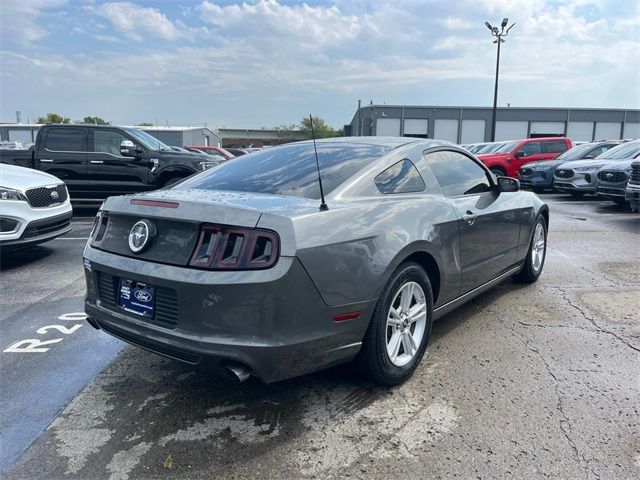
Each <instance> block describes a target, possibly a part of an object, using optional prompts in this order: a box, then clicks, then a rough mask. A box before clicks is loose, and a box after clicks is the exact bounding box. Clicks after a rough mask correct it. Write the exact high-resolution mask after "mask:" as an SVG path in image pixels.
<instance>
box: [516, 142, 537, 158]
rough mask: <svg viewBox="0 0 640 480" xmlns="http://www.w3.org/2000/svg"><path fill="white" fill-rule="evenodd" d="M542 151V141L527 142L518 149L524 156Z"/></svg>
mask: <svg viewBox="0 0 640 480" xmlns="http://www.w3.org/2000/svg"><path fill="white" fill-rule="evenodd" d="M541 152H542V149H541V145H540V142H530V143H525V144H524V145H523V146H521V147H520V148H519V149H518V153H520V154H522V156H524V157H530V156H531V155H537V154H539V153H541Z"/></svg>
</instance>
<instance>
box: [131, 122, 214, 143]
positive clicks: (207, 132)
mask: <svg viewBox="0 0 640 480" xmlns="http://www.w3.org/2000/svg"><path fill="white" fill-rule="evenodd" d="M131 128H139V129H140V130H144V131H145V132H147V133H148V134H149V135H153V136H154V137H156V138H157V139H158V140H160V141H161V142H163V143H165V144H167V145H169V146H172V147H184V146H190V145H194V146H199V147H219V146H220V144H221V142H222V138H221V137H220V135H218V134H217V133H216V132H214V131H213V130H211V129H210V128H208V127H147V126H134V127H131Z"/></svg>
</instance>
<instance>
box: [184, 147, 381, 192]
mask: <svg viewBox="0 0 640 480" xmlns="http://www.w3.org/2000/svg"><path fill="white" fill-rule="evenodd" d="M391 150H392V149H391V148H390V147H383V146H379V145H362V144H347V143H331V144H327V143H324V144H323V143H320V144H318V161H319V163H320V173H321V175H322V186H323V188H324V193H325V195H326V194H328V193H329V192H331V191H332V190H334V189H335V188H336V187H337V186H338V185H340V184H341V183H343V182H344V181H345V180H346V179H348V178H349V177H350V176H351V175H353V174H355V173H356V172H357V171H358V170H360V169H362V168H363V167H364V166H365V165H367V164H369V163H371V162H372V161H373V160H375V159H376V158H379V157H381V156H382V155H384V154H386V153H388V152H389V151H391ZM175 188H177V189H186V188H201V189H205V190H233V191H237V192H255V193H270V194H275V195H289V196H293V197H304V198H314V199H318V198H320V188H319V187H318V170H317V167H316V158H315V153H314V150H313V144H312V143H304V144H292V145H285V146H282V147H274V148H268V149H264V150H260V151H258V152H254V153H250V154H248V155H243V156H241V157H238V158H234V159H233V160H229V161H228V162H225V163H224V164H222V165H220V166H219V167H216V168H214V169H212V170H208V171H206V172H203V173H201V174H200V175H196V176H195V177H193V178H192V179H190V180H187V181H185V182H182V183H181V184H180V185H178V186H176V187H175Z"/></svg>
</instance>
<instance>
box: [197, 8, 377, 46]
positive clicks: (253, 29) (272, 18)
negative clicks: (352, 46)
mask: <svg viewBox="0 0 640 480" xmlns="http://www.w3.org/2000/svg"><path fill="white" fill-rule="evenodd" d="M198 10H199V11H200V13H201V18H202V19H203V20H204V21H205V22H207V23H209V24H210V25H212V26H214V27H217V28H219V29H221V30H225V31H226V32H229V30H231V29H240V31H241V32H242V33H243V34H252V36H259V35H261V34H264V33H267V34H269V35H274V34H277V35H283V36H284V38H286V39H287V40H295V41H302V42H306V43H313V44H314V45H324V44H332V43H333V44H334V43H337V42H344V41H349V40H350V39H353V38H355V37H356V36H357V35H359V34H360V33H361V32H362V30H363V29H365V28H366V27H367V18H366V17H357V16H356V15H348V14H344V13H343V12H342V11H341V10H340V9H339V8H338V7H337V6H336V5H332V6H330V7H312V6H309V5H307V4H306V3H303V4H300V5H284V4H281V3H278V1H277V0H259V1H257V2H256V3H253V4H249V3H242V4H239V5H238V4H232V5H225V6H220V5H218V4H216V3H213V2H210V1H207V0H205V1H203V2H202V3H201V4H200V6H199V7H198ZM236 31H237V30H236Z"/></svg>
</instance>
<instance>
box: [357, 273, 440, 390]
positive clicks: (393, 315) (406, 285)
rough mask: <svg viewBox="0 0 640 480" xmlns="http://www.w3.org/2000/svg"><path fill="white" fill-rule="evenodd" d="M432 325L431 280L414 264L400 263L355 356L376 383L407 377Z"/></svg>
mask: <svg viewBox="0 0 640 480" xmlns="http://www.w3.org/2000/svg"><path fill="white" fill-rule="evenodd" d="M432 324H433V293H432V289H431V282H430V281H429V277H428V275H427V273H426V272H425V271H424V269H423V268H422V267H421V266H420V265H418V264H417V263H413V262H407V263H404V264H402V265H400V266H399V267H398V268H397V269H396V271H395V272H394V273H393V275H392V276H391V279H390V280H389V282H388V283H387V286H386V287H385V288H384V290H383V291H382V294H381V295H380V298H379V299H378V302H377V304H376V308H375V310H374V312H373V316H372V318H371V322H370V323H369V328H368V330H367V333H366V334H365V336H364V340H363V342H362V350H361V351H360V353H359V354H358V357H357V359H356V365H357V367H358V368H359V370H360V371H361V372H362V373H363V374H365V375H366V376H367V377H369V378H370V379H371V380H373V381H374V382H376V383H380V384H382V385H387V386H392V385H398V384H400V383H402V382H404V381H405V380H407V379H408V378H409V377H410V376H411V375H412V374H413V372H414V371H415V369H416V368H417V366H418V364H419V363H420V361H421V360H422V357H423V356H424V352H425V350H426V348H427V345H428V343H429V339H430V337H431V326H432Z"/></svg>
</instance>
